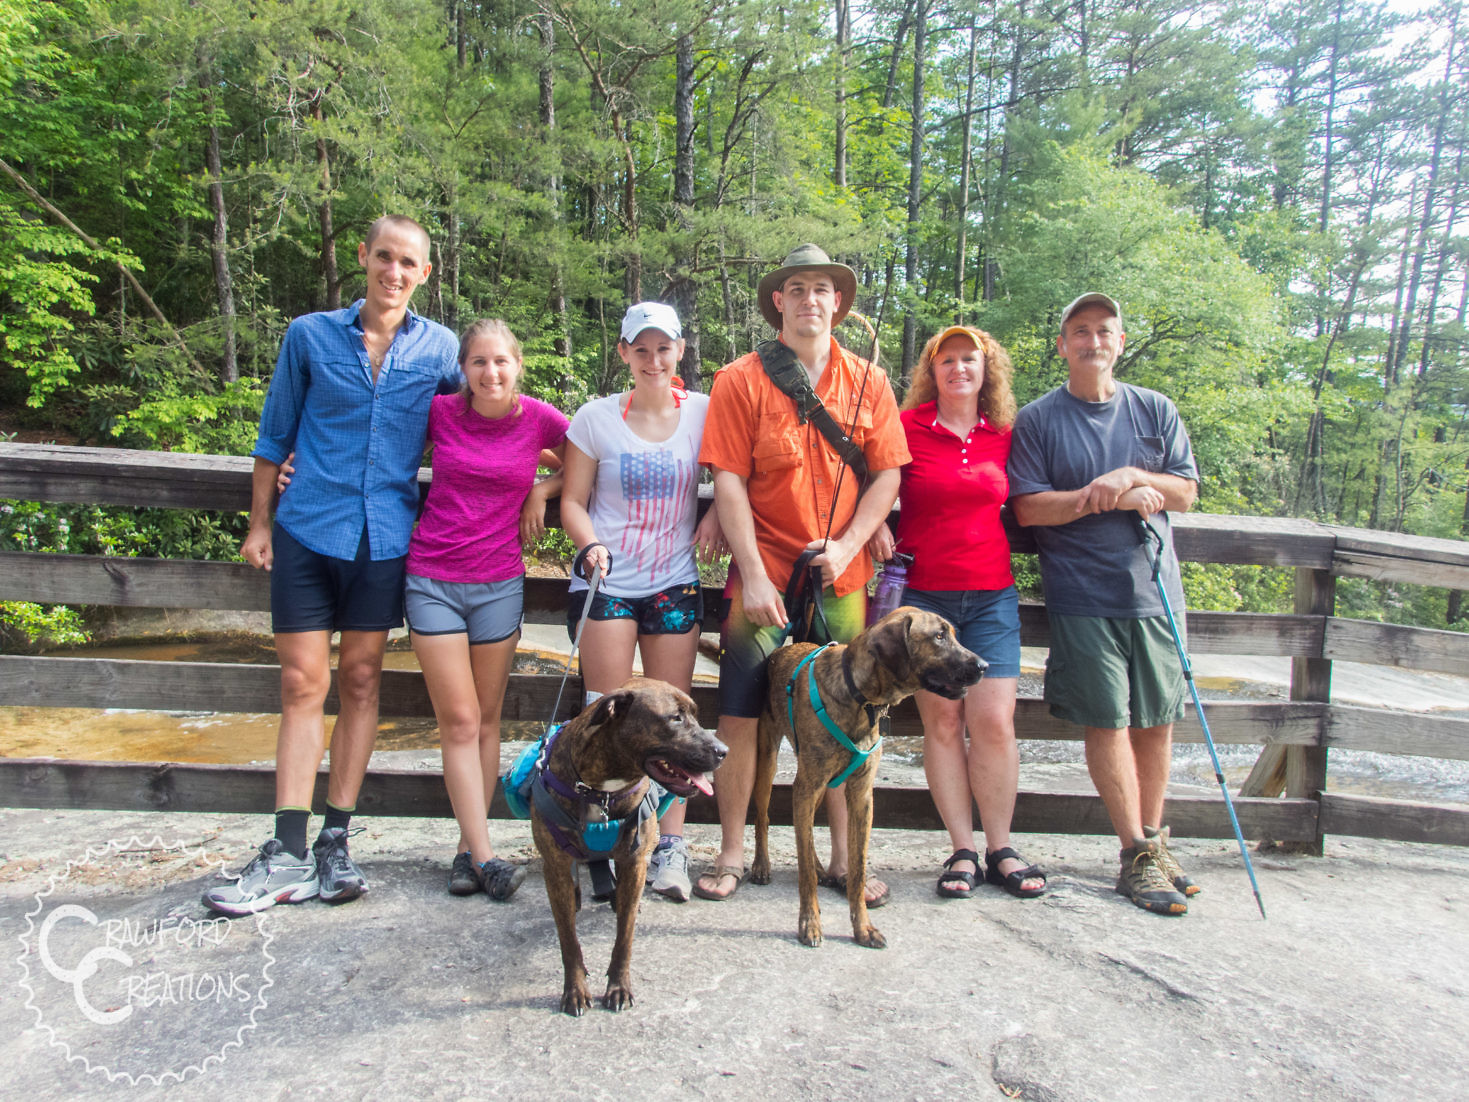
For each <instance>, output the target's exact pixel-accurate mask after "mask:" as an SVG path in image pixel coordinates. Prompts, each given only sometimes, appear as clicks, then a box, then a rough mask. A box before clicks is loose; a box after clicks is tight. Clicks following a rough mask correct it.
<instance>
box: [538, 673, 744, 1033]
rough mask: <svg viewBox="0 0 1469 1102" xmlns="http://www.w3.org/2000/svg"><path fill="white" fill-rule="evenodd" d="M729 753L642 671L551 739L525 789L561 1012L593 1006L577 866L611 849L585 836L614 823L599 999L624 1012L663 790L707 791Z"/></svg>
mask: <svg viewBox="0 0 1469 1102" xmlns="http://www.w3.org/2000/svg"><path fill="white" fill-rule="evenodd" d="M726 751H727V747H725V745H724V744H723V743H722V742H720V741H719V740H718V739H717V738H715V737H714V735H713V734H712V733H711V732H709V731H706V730H704V728H703V727H701V726H700V725H699V717H698V712H697V711H696V710H695V707H694V702H693V701H692V700H690V699H689V697H688V695H687V694H686V693H683V692H680V691H679V690H678V689H675V688H674V687H673V686H672V685H670V684H668V683H667V682H665V681H654V680H652V679H650V678H643V677H634V678H632V679H631V680H629V681H628V682H627V683H626V684H625V685H623V686H622V688H620V689H618V690H617V691H616V692H612V693H608V694H607V695H606V696H603V697H600V698H599V699H597V700H596V701H595V702H593V703H592V704H589V705H588V706H587V707H586V708H584V709H583V710H582V712H581V714H580V715H578V716H576V718H574V719H572V720H570V721H568V722H567V723H566V724H565V725H564V726H563V727H561V729H560V730H559V731H557V732H556V733H555V734H554V735H553V736H551V738H550V740H549V741H548V743H547V745H546V748H545V750H544V753H543V754H542V756H541V761H540V763H539V765H538V770H537V772H536V773H535V775H534V779H533V781H532V784H531V786H530V793H531V797H532V798H531V800H530V812H531V831H532V833H533V834H534V836H535V840H536V848H537V849H538V850H540V853H541V860H542V862H543V863H544V865H545V875H546V898H547V899H548V900H549V901H550V903H551V915H552V917H553V918H554V919H555V920H556V934H557V936H558V937H559V938H560V940H561V963H562V967H563V969H564V971H565V983H564V986H563V987H562V992H561V1009H562V1010H563V1011H565V1012H566V1013H567V1014H571V1015H573V1016H575V1017H580V1016H581V1015H582V1014H583V1013H585V1012H586V1009H587V1007H589V1006H591V1005H592V996H591V992H590V991H589V990H588V989H587V969H586V963H585V962H584V960H583V959H582V951H581V942H580V941H579V940H578V939H577V935H576V912H577V911H578V910H579V909H580V908H581V886H580V885H579V884H578V883H577V868H576V866H577V864H578V863H579V862H580V863H587V862H588V861H590V860H594V859H596V855H597V854H598V853H599V852H600V855H601V859H602V860H605V859H606V858H607V856H608V847H604V846H602V845H597V844H591V845H589V840H590V834H591V833H595V832H596V831H597V830H598V829H601V830H608V829H611V830H613V831H615V836H616V841H615V843H614V844H613V845H611V846H610V857H611V860H612V862H613V865H614V867H615V869H616V888H615V895H614V897H613V907H614V908H615V909H616V911H617V940H616V942H615V943H614V945H613V947H612V963H611V964H610V965H609V966H608V968H607V991H606V993H605V994H603V996H602V1005H603V1006H604V1007H606V1008H607V1009H608V1010H621V1009H622V1008H623V1007H625V1006H627V1005H629V1004H630V1003H631V1002H632V1001H633V1000H632V967H631V966H632V942H633V927H634V925H635V924H636V922H637V917H638V902H639V899H640V897H641V896H642V892H643V880H644V877H645V876H646V874H647V870H648V857H649V855H650V854H651V853H652V852H653V846H654V845H655V844H656V843H657V841H658V819H657V805H658V801H659V797H660V796H661V795H662V789H667V790H668V791H669V792H672V793H674V794H675V795H678V796H692V795H693V794H694V793H695V792H703V793H704V794H705V795H706V796H707V795H711V794H712V793H713V789H712V787H711V786H710V783H709V773H710V772H712V771H713V770H714V769H715V768H716V767H717V766H718V765H719V763H720V762H722V761H723V760H724V755H725V753H726ZM654 782H656V784H655V783H654Z"/></svg>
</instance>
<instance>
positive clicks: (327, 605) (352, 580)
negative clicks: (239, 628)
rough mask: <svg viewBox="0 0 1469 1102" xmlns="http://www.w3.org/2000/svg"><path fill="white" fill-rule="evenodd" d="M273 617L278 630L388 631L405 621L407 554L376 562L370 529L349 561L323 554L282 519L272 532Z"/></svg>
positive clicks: (271, 576) (363, 531)
mask: <svg viewBox="0 0 1469 1102" xmlns="http://www.w3.org/2000/svg"><path fill="white" fill-rule="evenodd" d="M270 543H271V549H272V550H273V551H274V552H275V562H274V563H273V564H272V566H271V570H270V620H271V627H272V628H273V629H274V630H275V631H276V632H278V633H281V634H286V633H290V632H297V631H388V630H390V629H392V628H396V627H402V626H403V568H404V566H405V565H406V564H407V562H408V556H407V555H400V556H398V558H396V559H380V560H379V561H377V562H373V561H372V560H371V559H370V558H368V555H369V554H370V552H369V550H368V544H367V529H366V528H365V527H364V528H363V529H362V542H361V543H360V544H358V545H357V557H356V558H355V559H353V560H352V561H351V562H348V561H347V560H346V559H334V558H332V557H331V556H330V555H319V554H317V553H316V552H315V551H313V550H311V549H310V548H309V547H305V546H303V545H302V544H301V543H299V542H298V541H297V540H296V539H295V538H294V537H293V536H292V535H291V534H290V533H289V532H287V531H286V530H285V529H284V528H282V527H281V526H280V525H279V524H277V525H276V526H275V530H274V531H273V532H272V533H271V537H270Z"/></svg>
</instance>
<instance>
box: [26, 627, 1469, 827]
mask: <svg viewBox="0 0 1469 1102" xmlns="http://www.w3.org/2000/svg"><path fill="white" fill-rule="evenodd" d="M67 654H68V655H70V656H75V657H85V658H119V659H134V660H148V661H177V662H246V663H258V664H264V665H270V664H273V663H274V662H275V660H276V659H275V649H274V647H273V646H272V645H271V643H270V641H269V639H266V638H261V637H256V636H244V635H241V636H230V637H227V638H224V639H214V640H207V641H201V642H145V643H129V644H122V645H114V646H103V647H90V648H87V649H86V650H81V651H71V652H67ZM564 662H565V659H564V657H558V656H556V655H552V654H547V653H544V652H540V651H522V652H520V653H519V654H517V655H516V661H515V666H514V669H515V671H516V672H517V673H540V674H559V673H560V672H561V671H562V669H563V668H564ZM384 665H385V667H387V668H389V669H417V668H418V663H417V659H416V658H415V657H414V654H413V652H412V650H411V649H410V648H409V647H408V646H407V644H406V642H398V641H395V642H394V643H393V644H392V645H391V646H390V648H389V650H388V653H387V655H386V658H385V660H384ZM1200 687H1201V693H1202V695H1203V697H1204V702H1205V703H1204V707H1205V713H1206V715H1207V711H1208V702H1209V700H1210V699H1214V700H1225V699H1231V698H1232V699H1239V698H1241V697H1244V698H1250V699H1278V698H1279V697H1280V695H1281V694H1280V693H1279V691H1278V689H1276V688H1274V687H1271V686H1265V685H1257V684H1255V683H1253V682H1249V681H1245V680H1240V679H1230V678H1211V679H1205V678H1200ZM1040 688H1041V687H1040V678H1039V677H1038V676H1035V675H1033V674H1024V675H1022V678H1021V685H1020V691H1021V693H1022V694H1025V695H1037V696H1038V695H1039V694H1040ZM1184 722H1185V723H1189V722H1192V721H1190V720H1185V721H1184ZM277 723H278V717H277V716H276V715H274V714H237V713H227V712H156V711H134V710H128V709H105V710H103V709H90V708H31V707H0V757H10V758H21V757H25V758H45V757H54V758H68V759H73V760H82V761H179V762H206V763H219V764H244V763H249V762H269V761H271V760H272V759H273V757H274V755H275V739H276V726H277ZM332 723H333V717H331V716H328V717H327V719H326V729H327V738H328V740H330V737H331V727H332ZM543 729H544V725H543V724H540V723H533V722H531V723H528V722H507V723H506V724H505V725H504V730H503V743H502V744H503V756H504V757H505V760H506V761H509V760H512V756H513V753H514V752H515V751H517V750H518V749H519V744H520V743H523V742H525V741H529V740H532V739H535V738H537V737H539V735H540V734H541V732H542V731H543ZM376 749H377V750H378V751H380V752H381V751H387V752H391V751H437V749H438V727H437V725H436V724H435V722H434V720H433V719H432V718H430V717H387V718H384V720H383V721H382V723H381V724H380V725H379V728H378V740H377V747H376ZM1218 749H1219V757H1220V762H1221V765H1222V766H1223V769H1224V775H1225V778H1226V780H1227V781H1228V782H1229V784H1230V787H1231V789H1232V790H1236V791H1237V790H1238V787H1239V785H1240V784H1241V783H1242V782H1243V781H1244V779H1245V778H1246V777H1247V776H1248V775H1249V772H1250V769H1251V768H1252V767H1253V765H1254V763H1255V759H1256V757H1257V756H1258V754H1259V750H1258V748H1257V747H1253V746H1220V747H1219V748H1218ZM1020 753H1021V768H1022V778H1021V786H1022V788H1026V787H1032V788H1047V787H1051V783H1050V782H1054V781H1055V779H1056V775H1057V771H1056V770H1053V769H1048V768H1046V767H1048V766H1069V765H1079V764H1081V763H1082V762H1083V757H1082V747H1081V743H1080V742H1072V741H1050V740H1044V741H1043V740H1027V741H1024V742H1022V743H1021V745H1020ZM884 757H885V759H887V760H888V761H890V762H891V764H892V765H893V766H895V767H899V768H901V769H903V770H904V772H909V771H913V772H916V774H917V779H916V781H915V782H914V783H921V780H922V774H921V770H922V764H923V742H922V739H920V738H914V737H901V736H900V737H893V738H890V739H889V740H888V741H887V742H886V744H885V745H884ZM1062 772H1064V773H1066V774H1067V775H1068V776H1069V775H1070V774H1071V771H1069V770H1064V771H1062ZM1027 773H1036V774H1040V775H1041V776H1037V777H1036V782H1038V783H1035V782H1031V781H1029V780H1028V779H1027V776H1026V774H1027ZM1042 777H1043V778H1044V779H1042ZM1079 779H1080V780H1081V781H1082V782H1084V779H1085V778H1084V770H1083V771H1082V773H1081V775H1080V777H1079ZM1172 779H1173V781H1174V783H1177V784H1184V785H1190V786H1197V787H1199V788H1203V789H1210V790H1212V789H1215V788H1216V787H1217V784H1216V782H1215V779H1214V770H1213V766H1212V764H1211V762H1210V760H1209V755H1208V751H1207V749H1206V748H1205V747H1204V746H1203V745H1202V744H1199V743H1184V742H1180V743H1178V744H1176V745H1175V747H1174V755H1173V777H1172ZM1327 788H1328V790H1329V791H1334V792H1343V793H1355V794H1359V795H1372V796H1385V797H1391V798H1395V799H1412V800H1418V801H1429V802H1435V803H1439V802H1450V803H1469V762H1462V761H1447V760H1441V759H1432V758H1416V757H1405V756H1398V755H1393V754H1379V753H1369V752H1365V751H1353V750H1333V751H1332V753H1331V758H1330V768H1329V772H1328V777H1327Z"/></svg>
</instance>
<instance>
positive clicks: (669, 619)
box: [566, 582, 704, 642]
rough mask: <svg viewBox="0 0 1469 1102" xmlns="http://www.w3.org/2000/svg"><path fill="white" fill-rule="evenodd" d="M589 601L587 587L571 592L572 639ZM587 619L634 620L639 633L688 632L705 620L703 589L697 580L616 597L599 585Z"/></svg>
mask: <svg viewBox="0 0 1469 1102" xmlns="http://www.w3.org/2000/svg"><path fill="white" fill-rule="evenodd" d="M586 603H587V591H586V590H585V589H578V590H575V591H573V592H572V594H571V603H570V604H569V605H568V606H567V608H566V634H567V635H569V636H570V637H571V639H572V641H573V642H574V641H575V640H576V626H577V624H578V623H580V622H581V610H582V609H583V608H584V607H585V606H586ZM587 619H589V620H632V621H634V622H635V623H636V624H637V625H638V634H639V635H687V634H688V633H689V632H691V631H694V630H695V629H697V628H698V627H699V626H700V625H701V624H703V622H704V590H703V589H702V588H701V587H700V586H699V583H698V582H692V583H690V584H689V585H675V586H670V587H669V588H668V589H661V590H659V591H658V592H657V593H650V594H649V595H648V596H646V597H614V596H612V595H611V594H609V593H604V592H603V591H602V590H600V589H599V590H598V591H597V595H596V596H595V597H593V598H592V607H591V610H590V611H589V612H588V614H587Z"/></svg>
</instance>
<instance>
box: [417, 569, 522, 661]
mask: <svg viewBox="0 0 1469 1102" xmlns="http://www.w3.org/2000/svg"><path fill="white" fill-rule="evenodd" d="M403 611H404V613H405V614H406V615H407V617H408V629H409V630H410V631H412V632H414V633H415V634H417V635H464V634H466V633H467V634H468V635H469V645H470V646H472V647H473V646H478V645H479V644H481V643H500V642H503V641H504V640H506V639H509V638H510V637H511V636H512V635H515V634H516V633H517V632H518V631H520V622H521V619H522V618H523V615H524V611H525V579H524V578H523V577H520V578H506V579H505V580H504V581H500V582H441V581H439V580H438V579H436V578H425V577H423V576H422V575H419V574H409V575H408V576H407V578H406V579H404V583H403Z"/></svg>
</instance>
